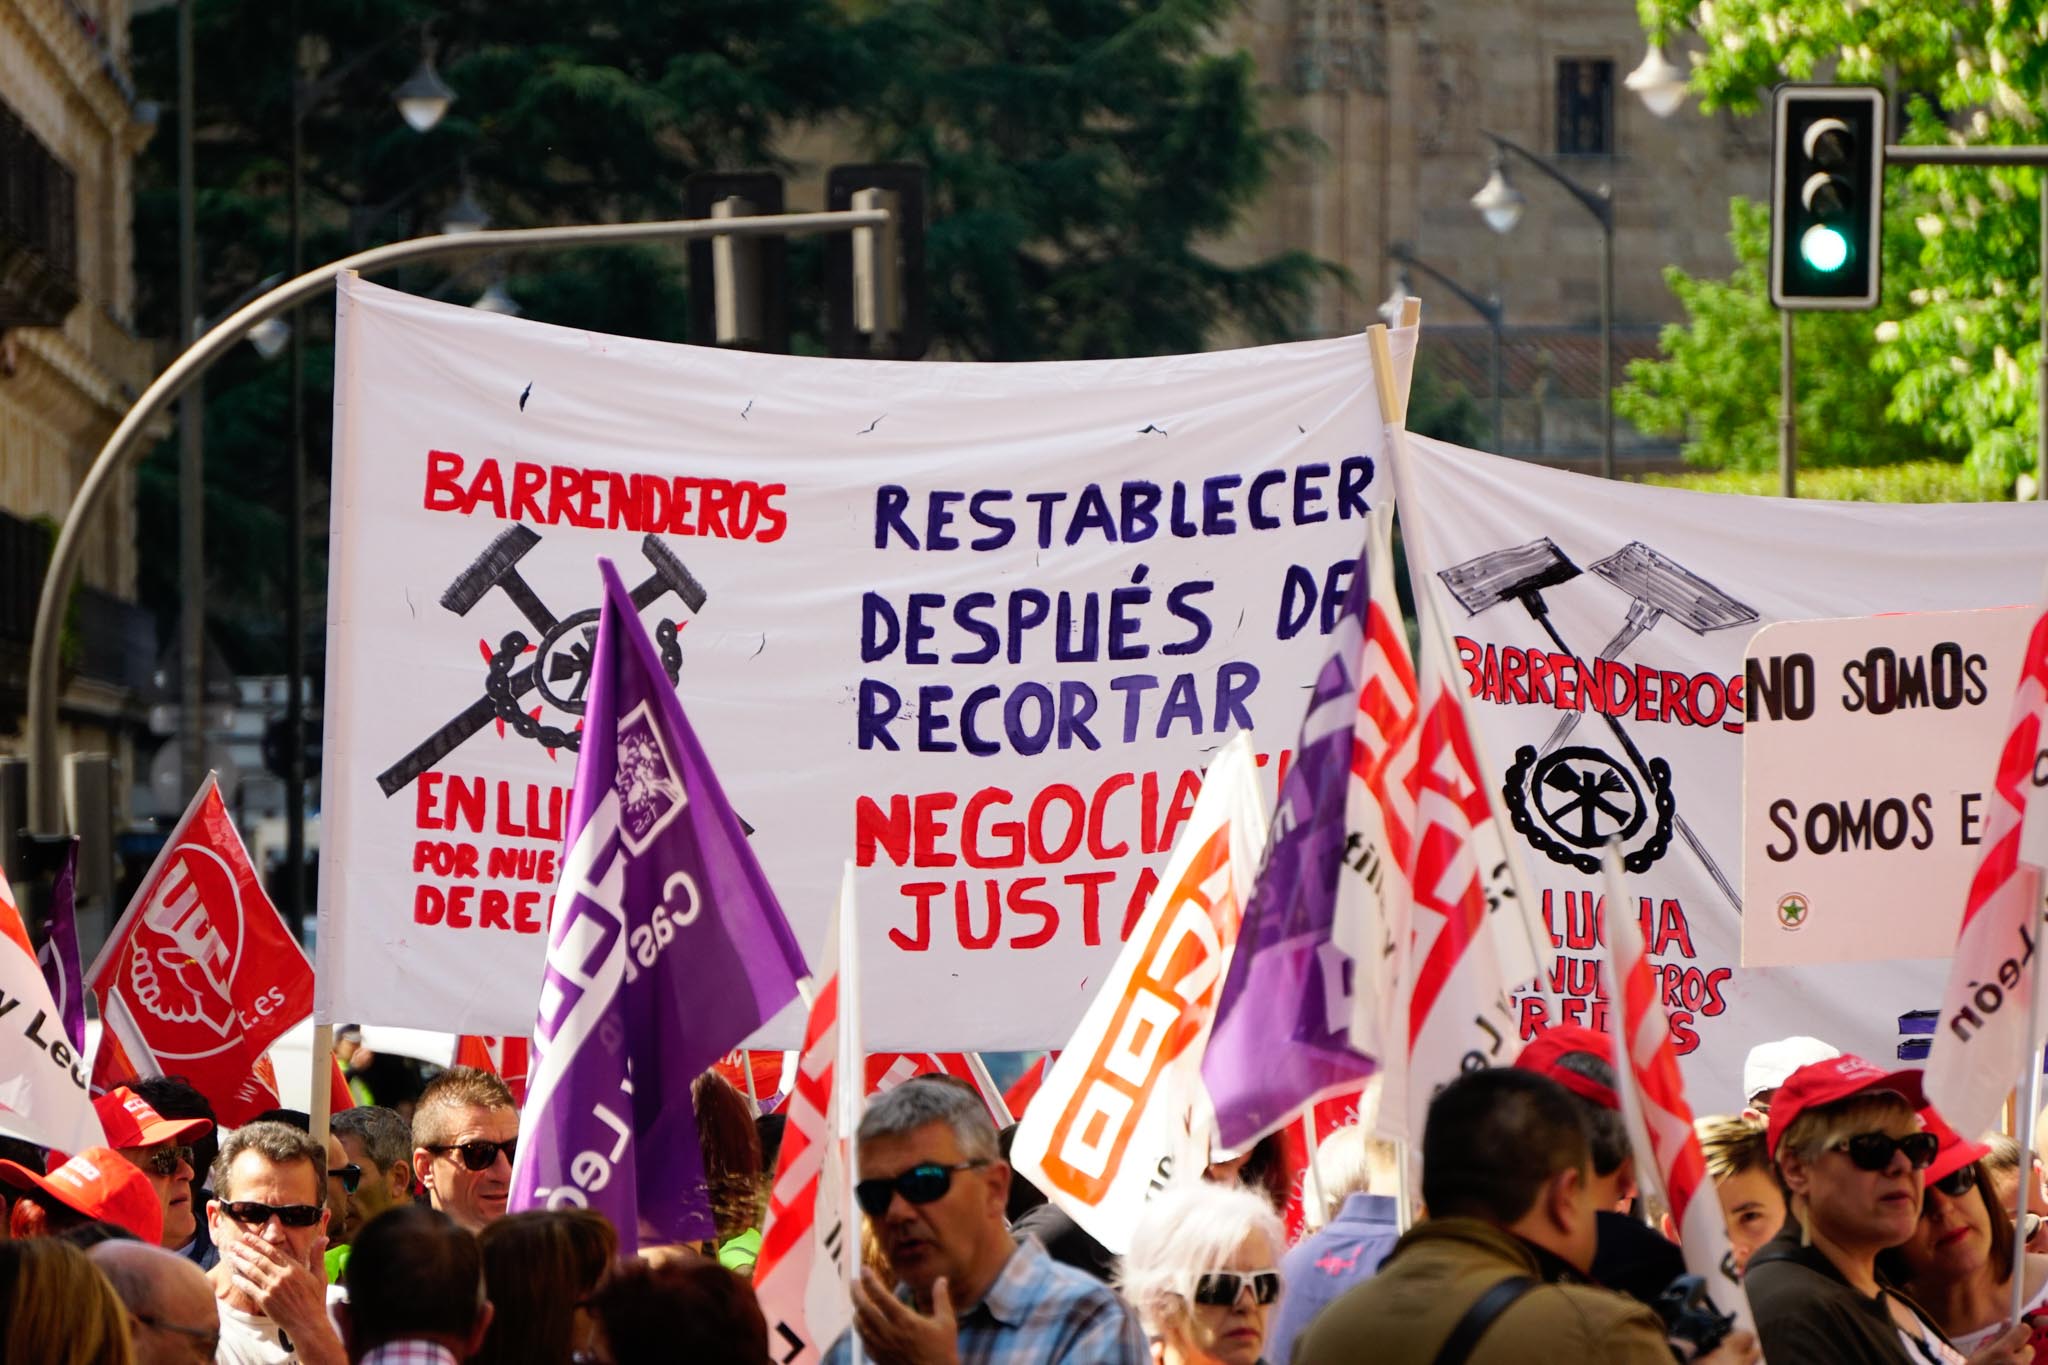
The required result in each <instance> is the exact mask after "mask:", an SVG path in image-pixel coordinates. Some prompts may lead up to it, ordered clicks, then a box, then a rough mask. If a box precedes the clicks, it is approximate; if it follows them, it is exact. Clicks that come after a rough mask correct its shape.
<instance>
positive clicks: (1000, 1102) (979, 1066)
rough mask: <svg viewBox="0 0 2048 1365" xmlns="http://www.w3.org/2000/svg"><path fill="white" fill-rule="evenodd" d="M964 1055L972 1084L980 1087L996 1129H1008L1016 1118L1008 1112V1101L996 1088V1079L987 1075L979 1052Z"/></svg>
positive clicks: (985, 1063)
mask: <svg viewBox="0 0 2048 1365" xmlns="http://www.w3.org/2000/svg"><path fill="white" fill-rule="evenodd" d="M965 1055H966V1057H967V1069H968V1070H969V1071H971V1072H973V1073H974V1083H975V1084H976V1085H978V1086H980V1087H981V1094H982V1098H984V1099H985V1100H987V1101H988V1111H989V1114H990V1116H991V1117H993V1118H994V1119H995V1121H996V1127H997V1128H998V1129H1002V1128H1008V1127H1009V1126H1010V1125H1011V1124H1013V1123H1015V1122H1016V1121H1017V1116H1016V1115H1015V1114H1012V1113H1011V1112H1010V1104H1009V1101H1008V1100H1005V1099H1004V1098H1003V1092H1002V1091H1001V1090H1000V1089H999V1088H998V1087H997V1086H996V1078H995V1077H993V1076H991V1075H989V1074H988V1063H987V1062H984V1061H983V1060H981V1054H980V1053H979V1052H969V1053H967V1054H965Z"/></svg>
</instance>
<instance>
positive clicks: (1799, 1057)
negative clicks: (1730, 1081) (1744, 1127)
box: [1742, 1034, 1842, 1100]
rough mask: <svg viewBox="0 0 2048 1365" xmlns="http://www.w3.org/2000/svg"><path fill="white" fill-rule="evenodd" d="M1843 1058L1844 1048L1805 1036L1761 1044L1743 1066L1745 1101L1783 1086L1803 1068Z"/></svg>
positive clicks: (1800, 1035) (1752, 1050)
mask: <svg viewBox="0 0 2048 1365" xmlns="http://www.w3.org/2000/svg"><path fill="white" fill-rule="evenodd" d="M1841 1055H1842V1050H1841V1049H1840V1048H1838V1047H1832V1046H1830V1045H1828V1044H1827V1043H1823V1042H1822V1041H1821V1040H1820V1039H1818V1038H1808V1037H1806V1036H1805V1035H1804V1034H1795V1035H1793V1036H1792V1037H1790V1038H1780V1039H1778V1040H1776V1041H1775V1042H1769V1043H1758V1044H1757V1045H1756V1046H1755V1047H1753V1048H1751V1049H1750V1050H1749V1056H1747V1057H1745V1058H1744V1059H1743V1062H1742V1097H1743V1098H1744V1099H1745V1100H1754V1099H1755V1098H1756V1097H1757V1096H1758V1095H1761V1094H1763V1093H1765V1092H1766V1091H1770V1090H1776V1089H1777V1088H1778V1087H1779V1086H1781V1085H1783V1084H1784V1083H1785V1078H1786V1077H1787V1076H1790V1075H1791V1074H1792V1073H1793V1072H1795V1071H1797V1070H1798V1069H1799V1068H1800V1067H1802V1066H1810V1065H1812V1064H1813V1063H1814V1062H1827V1061H1833V1060H1834V1059H1835V1058H1837V1057H1839V1056H1841Z"/></svg>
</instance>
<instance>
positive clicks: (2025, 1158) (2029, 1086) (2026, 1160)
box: [2011, 863, 2044, 1322]
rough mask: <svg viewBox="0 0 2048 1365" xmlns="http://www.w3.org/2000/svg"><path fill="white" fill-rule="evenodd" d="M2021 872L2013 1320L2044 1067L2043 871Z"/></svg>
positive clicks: (2021, 1280)
mask: <svg viewBox="0 0 2048 1365" xmlns="http://www.w3.org/2000/svg"><path fill="white" fill-rule="evenodd" d="M2019 867H2020V868H2021V869H2023V870H2022V872H2021V874H2020V875H2022V876H2024V877H2026V878H2027V881H2028V883H2029V885H2028V894H2027V900H2028V903H2029V904H2031V905H2033V906H2034V907H2035V908H2036V909H2035V914H2034V917H2033V918H2034V943H2035V953H2034V962H2033V972H2034V975H2033V980H2032V982H2031V984H2030V985H2029V987H2028V990H2027V1074H2026V1075H2025V1076H2024V1077H2022V1078H2021V1081H2020V1087H2019V1088H2020V1091H2021V1092H2023V1093H2024V1094H2025V1095H2026V1097H2027V1107H2026V1109H2025V1110H2024V1111H2023V1112H2022V1113H2021V1114H2020V1121H2019V1134H2018V1137H2019V1144H2020V1182H2019V1203H2018V1205H2017V1206H2016V1207H2015V1208H2014V1209H2013V1214H2012V1226H2013V1239H2012V1313H2011V1320H2012V1321H2013V1322H2018V1321H2019V1320H2020V1309H2022V1308H2023V1307H2025V1306H2026V1301H2027V1276H2026V1268H2027V1239H2026V1237H2025V1236H2024V1235H2022V1233H2021V1229H2023V1228H2024V1227H2026V1225H2027V1187H2028V1186H2029V1185H2031V1184H2033V1183H2034V1181H2033V1177H2032V1174H2031V1172H2032V1171H2033V1168H2034V1166H2033V1163H2034V1128H2035V1123H2036V1120H2037V1117H2038V1116H2039V1114H2040V1112H2041V1067H2042V1065H2043V1062H2044V1058H2043V1055H2042V1047H2041V978H2042V976H2043V972H2042V970H2041V954H2040V951H2039V945H2040V941H2041V925H2042V922H2043V919H2042V915H2041V913H2040V909H2041V901H2042V897H2041V873H2040V871H2039V870H2038V869H2035V868H2032V867H2030V865H2029V864H2026V863H2020V864H2019Z"/></svg>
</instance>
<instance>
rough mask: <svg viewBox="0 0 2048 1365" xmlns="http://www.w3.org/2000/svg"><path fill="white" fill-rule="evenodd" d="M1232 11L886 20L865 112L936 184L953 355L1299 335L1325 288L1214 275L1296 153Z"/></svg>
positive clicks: (1212, 3)
mask: <svg viewBox="0 0 2048 1365" xmlns="http://www.w3.org/2000/svg"><path fill="white" fill-rule="evenodd" d="M1231 9H1232V4H1231V3H1230V0H1060V3H1055V4H1044V3H1027V2H1026V0H926V2H925V3H921V4H894V5H887V6H882V7H879V8H878V10H877V12H876V17H875V20H874V22H873V28H872V37H873V41H874V42H875V45H876V47H877V49H878V50H879V51H881V52H882V53H883V54H885V60H884V62H883V65H884V67H885V69H886V71H887V73H888V74H887V77H886V79H885V80H884V81H883V83H882V85H881V86H880V88H879V91H878V96H877V98H876V99H875V100H874V102H873V103H872V104H871V105H870V106H867V107H866V108H865V109H864V110H863V111H862V116H863V126H864V129H865V132H866V135H867V140H868V141H869V142H870V144H871V145H872V146H873V148H874V149H875V151H876V152H877V153H878V154H879V155H881V156H883V157H885V158H888V159H892V160H903V161H910V162H914V163H916V164H919V165H922V166H926V167H928V168H929V170H930V174H931V195H932V211H931V216H932V224H931V231H930V235H929V237H928V239H927V245H926V250H927V253H928V259H929V269H930V277H931V284H932V290H933V300H932V315H933V330H934V334H935V336H936V337H937V338H938V339H939V340H940V342H941V343H942V344H943V345H944V346H945V347H946V348H947V349H949V350H951V351H954V352H956V353H957V354H960V355H963V356H967V357H970V358H973V359H977V360H1046V359H1084V358H1090V357H1099V356H1119V355H1150V354H1160V353H1165V352H1173V351H1196V350H1200V349H1202V347H1203V346H1204V344H1205V343H1206V342H1207V341H1208V339H1209V337H1210V335H1211V333H1212V332H1213V331H1214V330H1215V328H1216V327H1217V325H1218V324H1219V323H1231V324H1235V325H1237V326H1239V327H1242V328H1243V329H1245V330H1246V331H1248V332H1250V333H1251V334H1253V335H1255V336H1258V337H1262V338H1272V337H1279V336H1284V335H1286V334H1288V333H1289V332H1290V331H1291V330H1292V326H1293V319H1294V318H1295V316H1296V314H1297V312H1298V310H1299V308H1300V307H1301V303H1302V300H1303V298H1304V297H1305V294H1306V292H1307V290H1308V289H1309V287H1310V286H1311V285H1312V284H1314V283H1315V282H1316V280H1317V279H1318V277H1319V276H1320V275H1321V274H1322V273H1323V271H1324V270H1325V269H1326V267H1324V266H1322V265H1320V264H1319V263H1318V262H1317V261H1316V260H1315V259H1314V258H1312V257H1310V256H1308V255H1307V254H1305V253H1301V252H1289V253H1286V254H1283V255H1280V256H1277V257H1274V258H1273V259H1270V260H1267V261H1263V262H1259V263H1256V264H1253V265H1250V266H1245V267H1229V266H1225V265H1221V264H1219V263H1217V262H1216V261H1214V260H1212V259H1211V258H1210V257H1208V256H1207V255H1205V254H1204V253H1203V252H1202V251H1201V249H1200V243H1201V242H1202V240H1203V239H1204V238H1205V237H1209V236H1212V235H1215V234H1220V233H1223V232H1226V231H1228V230H1229V229H1230V227H1231V226H1232V225H1233V224H1234V223H1235V222H1236V220H1237V218H1238V215H1239V214H1240V213H1241V212H1242V211H1243V210H1244V209H1245V208H1247V207H1248V206H1249V205H1250V204H1251V202H1252V201H1253V199H1254V198H1255V197H1256V196H1257V195H1258V193H1259V191H1260V190H1261V189H1263V188H1264V187H1265V184H1266V182H1267V177H1268V175H1269V173H1270V171H1271V169H1272V167H1273V165H1274V163H1275V160H1276V158H1278V157H1279V156H1280V155H1282V154H1283V153H1285V152H1286V151H1288V150H1290V148H1291V147H1293V146H1294V145H1295V144H1293V143H1291V142H1290V141H1289V139H1288V138H1287V137H1285V136H1284V135H1282V134H1280V133H1276V132H1273V131H1270V130H1267V129H1265V128H1263V127H1262V126H1261V125H1260V121H1259V115H1258V108H1257V96H1256V91H1255V89H1254V85H1253V79H1252V76H1253V73H1252V64H1251V58H1250V55H1249V54H1247V53H1244V52H1217V51H1215V50H1214V46H1213V40H1214V25H1215V24H1216V23H1217V22H1219V21H1220V20H1221V19H1223V18H1224V17H1226V16H1227V15H1228V14H1229V13H1230V11H1231Z"/></svg>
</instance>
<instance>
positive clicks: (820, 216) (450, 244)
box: [25, 209, 893, 834]
mask: <svg viewBox="0 0 2048 1365" xmlns="http://www.w3.org/2000/svg"><path fill="white" fill-rule="evenodd" d="M892 217H893V215H892V214H891V212H890V211H889V210H887V209H852V210H842V211H838V212H830V213H783V214H769V215H763V216H760V217H752V218H718V219H710V220H706V219H689V218H685V219H672V220H669V221H665V222H656V223H600V224H589V225H577V226H570V227H544V228H507V229H502V230H494V231H484V232H463V233H442V234H440V235H438V236H433V237H415V238H411V239H409V240H407V241H403V242H392V243H390V244H388V245H386V246H379V247H372V248H370V249H369V250H367V251H358V252H356V253H354V254H353V255H349V256H344V257H342V258H341V259H340V260H338V261H329V262H328V263H327V264H325V265H321V266H315V267H314V268H313V269H311V270H308V271H306V272H305V273H304V274H302V275H299V276H297V277H296V278H294V279H290V280H287V281H285V282H284V283H283V284H280V285H278V286H277V287H276V288H275V289H272V290H270V291H269V292H268V293H265V294H262V295H260V296H258V297H257V298H255V299H252V300H251V301H250V302H248V303H246V304H244V305H243V306H242V307H240V308H238V309H236V310H235V311H234V312H233V313H230V314H229V315H228V316H227V317H225V318H223V319H221V321H220V322H219V323H217V324H215V325H214V326H213V327H212V328H210V329H209V330H208V331H207V332H206V333H205V335H203V336H200V337H198V338H197V339H195V340H192V341H191V342H190V343H189V344H188V345H187V346H186V347H185V349H184V350H183V351H181V352H180V353H179V354H178V357H177V358H176V359H175V360H173V361H172V362H171V363H170V365H169V366H167V367H166V368H165V369H164V372H163V373H162V374H160V375H158V376H157V377H156V378H155V379H154V380H152V381H151V383H150V385H149V387H148V388H146V389H144V390H143V391H142V394H141V396H140V397H138V398H137V399H136V400H135V405H134V406H133V407H131V408H130V409H129V410H128V412H127V415H126V416H124V417H122V419H121V420H120V422H119V424H117V425H116V426H115V428H114V430H113V434H112V435H110V436H108V437H107V441H106V444H105V445H103V446H101V447H100V451H99V454H98V455H96V456H94V457H93V462H92V464H91V466H90V467H88V468H87V470H86V472H85V478H84V479H83V480H81V481H80V483H79V486H78V493H77V495H76V496H74V497H73V498H72V500H71V506H70V508H69V509H68V510H67V511H66V512H65V513H64V524H63V526H62V527H60V528H59V529H58V531H57V540H56V544H55V545H54V546H52V547H51V550H50V563H49V567H48V568H46V569H45V570H44V572H43V587H42V593H41V595H40V597H39V598H38V599H37V603H36V627H35V639H34V643H33V645H32V646H31V647H30V651H29V668H28V715H27V717H26V720H25V728H26V730H27V732H28V745H29V750H28V752H29V779H28V781H29V786H28V798H29V829H30V830H31V831H32V832H35V833H39V834H51V833H57V832H59V831H61V830H62V829H63V827H64V813H63V802H62V800H61V794H62V784H61V782H60V781H59V775H58V771H57V689H58V683H59V678H58V670H57V655H58V648H57V646H58V633H59V631H60V630H61V629H62V626H63V621H64V607H65V603H67V602H68V601H69V600H70V597H71V589H72V585H73V584H74V583H75V582H76V580H77V578H78V560H79V555H80V553H81V552H82V551H83V550H84V548H85V536H86V527H87V526H88V525H89V524H90V523H91V521H92V519H93V516H94V514H95V513H96V512H97V511H98V510H99V507H100V504H101V502H102V501H104V500H105V498H106V496H107V495H108V493H109V492H111V491H112V489H113V487H114V485H115V483H116V481H117V479H118V476H119V475H120V473H121V472H122V470H123V469H124V468H125V467H126V466H127V465H128V464H129V463H130V462H131V461H133V460H134V458H135V457H136V455H137V454H138V453H139V452H140V451H141V449H142V437H143V433H144V431H145V430H146V429H147V428H148V426H149V424H150V423H152V422H154V421H155V420H156V419H157V418H158V416H160V415H161V414H162V413H163V411H164V409H165V408H167V407H169V406H170V405H171V403H173V402H174V401H176V399H177V398H178V396H179V395H180V394H182V393H185V392H186V391H188V390H190V389H192V388H193V386H194V385H195V384H196V383H197V382H198V380H199V377H200V376H201V375H203V374H205V373H206V370H207V367H208V366H210V365H212V364H213V362H214V361H216V360H218V359H220V357H221V356H222V355H224V354H226V353H227V351H228V350H229V349H230V348H232V347H233V346H235V345H236V344H237V343H239V342H240V341H241V340H242V338H244V337H246V336H247V335H248V334H249V332H250V331H251V330H252V329H253V328H255V327H256V326H258V325H259V324H261V323H263V322H266V321H268V320H269V319H271V318H274V317H276V316H277V315H278V314H280V313H283V312H286V311H287V310H289V309H291V308H293V307H296V306H297V305H299V304H301V303H303V302H305V301H306V300H308V299H311V298H314V297H316V296H317V295H320V294H323V293H325V292H326V291H327V290H328V289H330V288H332V287H333V285H334V282H335V280H336V279H338V278H339V277H340V276H342V275H344V274H347V273H349V272H351V271H354V272H359V273H365V274H367V273H369V272H371V271H376V270H389V269H391V268H392V267H393V266H397V265H404V264H407V263H409V262H412V261H420V260H427V259H431V258H439V257H448V256H455V255H465V254H471V255H473V254H476V253H480V252H484V253H488V252H506V251H533V250H546V249H552V248H555V247H565V246H577V247H587V246H612V245H619V244H623V243H627V242H646V241H664V240H667V241H673V240H677V239H685V240H687V239H689V238H694V237H719V236H727V235H730V236H735V237H771V236H787V237H801V236H811V235H814V234H818V233H835V232H846V231H850V230H852V229H854V228H863V227H864V228H884V227H887V226H888V224H889V223H890V221H891V219H892ZM187 662H188V663H189V662H190V660H189V659H188V660H187Z"/></svg>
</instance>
